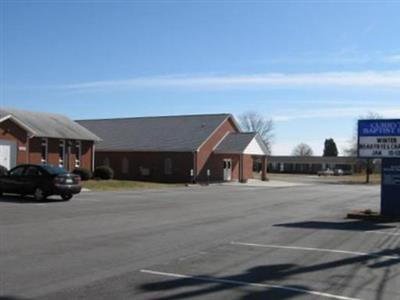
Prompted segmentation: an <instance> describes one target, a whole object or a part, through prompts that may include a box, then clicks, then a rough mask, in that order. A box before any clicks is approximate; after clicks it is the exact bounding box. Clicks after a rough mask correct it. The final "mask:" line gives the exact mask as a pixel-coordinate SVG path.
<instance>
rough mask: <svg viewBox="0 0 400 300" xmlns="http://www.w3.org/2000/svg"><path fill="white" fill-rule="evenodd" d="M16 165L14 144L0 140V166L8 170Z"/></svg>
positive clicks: (15, 147)
mask: <svg viewBox="0 0 400 300" xmlns="http://www.w3.org/2000/svg"><path fill="white" fill-rule="evenodd" d="M16 164H17V145H16V143H15V142H12V141H6V140H0V165H1V166H3V167H5V168H7V170H10V169H11V168H14V167H15V166H16Z"/></svg>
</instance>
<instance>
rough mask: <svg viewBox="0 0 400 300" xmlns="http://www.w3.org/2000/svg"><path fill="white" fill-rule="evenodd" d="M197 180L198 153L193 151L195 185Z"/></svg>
mask: <svg viewBox="0 0 400 300" xmlns="http://www.w3.org/2000/svg"><path fill="white" fill-rule="evenodd" d="M196 179H197V151H193V183H195V182H196Z"/></svg>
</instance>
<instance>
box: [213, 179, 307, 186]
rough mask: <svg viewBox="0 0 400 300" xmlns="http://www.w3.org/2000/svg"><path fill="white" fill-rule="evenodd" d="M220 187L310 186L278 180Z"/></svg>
mask: <svg viewBox="0 0 400 300" xmlns="http://www.w3.org/2000/svg"><path fill="white" fill-rule="evenodd" d="M221 185H225V186H243V187H292V186H305V185H310V184H307V183H303V182H288V181H280V180H270V181H261V180H256V179H249V180H248V182H247V183H240V182H238V181H232V182H224V183H221Z"/></svg>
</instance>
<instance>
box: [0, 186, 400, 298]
mask: <svg viewBox="0 0 400 300" xmlns="http://www.w3.org/2000/svg"><path fill="white" fill-rule="evenodd" d="M378 205H379V187H377V186H364V185H333V184H310V185H304V186H291V187H247V186H210V187H190V188H177V189H170V190H159V191H131V192H114V193H113V192H104V193H94V192H93V193H92V192H91V193H83V194H81V195H79V196H78V197H76V198H74V199H73V200H71V201H70V202H59V201H48V202H44V203H35V202H32V201H29V200H26V199H25V200H21V199H19V198H15V197H5V198H1V199H0V234H1V243H0V250H1V256H0V283H1V284H0V288H1V289H0V295H2V296H3V298H2V297H0V299H7V298H6V297H8V298H11V297H13V298H12V299H159V300H167V299H242V300H247V299H344V300H352V299H365V300H367V299H368V300H369V299H388V300H393V299H400V290H399V288H398V287H399V286H400V248H399V241H400V230H399V225H400V224H398V223H390V224H374V223H367V222H362V221H352V220H346V219H344V216H345V214H346V212H348V211H349V210H351V209H354V208H359V209H362V208H372V209H378Z"/></svg>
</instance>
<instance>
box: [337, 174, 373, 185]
mask: <svg viewBox="0 0 400 300" xmlns="http://www.w3.org/2000/svg"><path fill="white" fill-rule="evenodd" d="M365 180H366V175H365V174H356V175H351V176H338V181H339V182H343V183H350V184H351V183H365ZM369 180H370V184H380V183H381V174H372V175H371V176H370V179H369Z"/></svg>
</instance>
